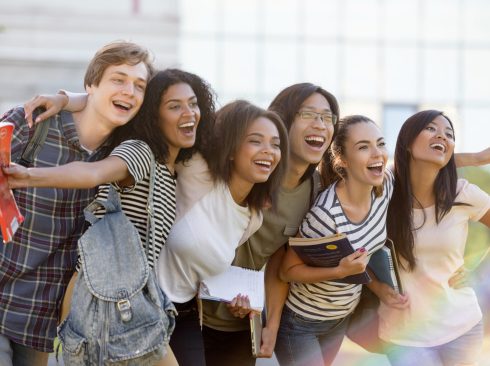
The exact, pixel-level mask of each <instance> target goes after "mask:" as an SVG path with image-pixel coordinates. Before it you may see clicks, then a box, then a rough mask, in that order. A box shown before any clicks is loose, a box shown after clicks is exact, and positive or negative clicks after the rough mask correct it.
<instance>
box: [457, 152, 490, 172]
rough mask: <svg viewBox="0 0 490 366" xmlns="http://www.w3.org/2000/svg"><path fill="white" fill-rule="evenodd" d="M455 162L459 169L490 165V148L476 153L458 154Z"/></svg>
mask: <svg viewBox="0 0 490 366" xmlns="http://www.w3.org/2000/svg"><path fill="white" fill-rule="evenodd" d="M454 160H455V162H456V166H457V167H458V168H462V167H465V166H480V165H486V164H490V147H488V148H486V149H485V150H482V151H479V152H476V153H456V154H454Z"/></svg>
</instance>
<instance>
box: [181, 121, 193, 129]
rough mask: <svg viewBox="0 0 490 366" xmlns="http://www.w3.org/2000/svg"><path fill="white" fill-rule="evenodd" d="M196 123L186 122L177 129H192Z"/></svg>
mask: <svg viewBox="0 0 490 366" xmlns="http://www.w3.org/2000/svg"><path fill="white" fill-rule="evenodd" d="M195 124H196V123H195V122H187V123H183V124H181V125H180V126H179V128H187V127H194V125H195Z"/></svg>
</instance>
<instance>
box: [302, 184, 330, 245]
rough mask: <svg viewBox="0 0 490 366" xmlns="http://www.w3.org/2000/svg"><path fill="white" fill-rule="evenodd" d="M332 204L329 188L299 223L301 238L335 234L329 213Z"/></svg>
mask: <svg viewBox="0 0 490 366" xmlns="http://www.w3.org/2000/svg"><path fill="white" fill-rule="evenodd" d="M332 204H333V202H332V194H331V189H330V188H329V189H327V190H325V191H323V192H322V193H321V194H320V195H319V196H318V198H317V200H316V202H315V205H314V206H313V207H312V208H311V209H310V211H309V212H308V213H307V214H306V216H305V218H304V220H303V222H302V223H301V227H300V233H301V235H302V236H303V237H305V238H317V237H321V236H327V235H330V234H335V233H336V232H337V227H336V224H335V220H334V217H333V216H332V214H331V213H330V211H329V207H331V206H332Z"/></svg>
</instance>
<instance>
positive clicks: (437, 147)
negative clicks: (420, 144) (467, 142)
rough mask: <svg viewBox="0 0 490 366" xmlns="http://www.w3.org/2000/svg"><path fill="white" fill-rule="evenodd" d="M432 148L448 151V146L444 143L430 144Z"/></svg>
mask: <svg viewBox="0 0 490 366" xmlns="http://www.w3.org/2000/svg"><path fill="white" fill-rule="evenodd" d="M430 147H431V148H432V149H437V150H441V151H442V152H446V147H445V146H444V145H443V144H432V145H430Z"/></svg>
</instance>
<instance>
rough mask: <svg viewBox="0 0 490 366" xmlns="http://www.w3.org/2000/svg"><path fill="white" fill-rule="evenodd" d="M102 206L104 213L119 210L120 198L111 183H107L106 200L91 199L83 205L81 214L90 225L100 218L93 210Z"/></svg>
mask: <svg viewBox="0 0 490 366" xmlns="http://www.w3.org/2000/svg"><path fill="white" fill-rule="evenodd" d="M100 207H104V208H105V211H106V213H110V212H116V211H121V200H120V199H119V194H118V193H117V191H116V189H115V188H114V186H113V185H112V184H109V190H108V192H107V200H93V201H92V202H90V204H89V205H88V206H87V207H85V209H84V210H83V214H84V215H85V221H88V222H89V223H90V225H93V224H95V222H97V221H98V220H100V219H99V218H98V217H97V216H95V214H94V212H95V211H96V210H97V209H98V208H100Z"/></svg>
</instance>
